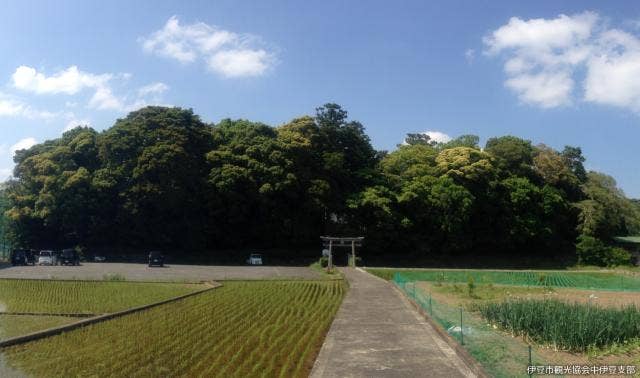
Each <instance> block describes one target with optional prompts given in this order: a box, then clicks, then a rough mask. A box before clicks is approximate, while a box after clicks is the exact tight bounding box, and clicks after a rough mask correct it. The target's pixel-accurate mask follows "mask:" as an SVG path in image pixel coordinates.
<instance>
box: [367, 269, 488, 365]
mask: <svg viewBox="0 0 640 378" xmlns="http://www.w3.org/2000/svg"><path fill="white" fill-rule="evenodd" d="M369 274H370V273H369ZM378 278H380V277H378ZM387 282H388V283H389V284H390V285H391V286H392V287H393V289H394V290H395V291H396V292H397V293H398V294H400V295H401V296H402V298H404V299H406V300H407V301H408V302H409V303H411V305H412V306H413V307H414V308H415V309H416V310H417V311H418V313H419V314H420V315H421V316H422V317H423V318H424V319H425V320H426V321H427V323H429V325H430V326H431V327H432V328H433V329H434V330H435V331H436V333H437V334H438V336H440V337H441V338H442V340H444V341H445V342H446V343H447V344H448V345H449V346H450V347H451V348H452V349H453V351H454V352H456V354H457V355H458V357H460V358H461V359H462V361H464V363H465V364H467V367H469V369H470V370H471V371H472V372H473V373H474V374H476V375H477V376H478V377H481V378H490V377H491V376H490V375H488V374H487V372H486V371H485V370H484V368H483V367H482V365H480V363H479V362H478V361H477V360H476V359H475V358H473V356H472V355H471V353H469V351H468V350H466V349H465V348H464V347H463V346H462V345H460V343H458V341H456V340H455V339H454V338H453V337H451V335H450V334H448V333H447V332H445V330H444V329H443V328H442V326H440V324H438V323H437V322H436V321H435V320H434V319H433V318H431V317H430V316H429V315H428V314H427V312H426V311H425V310H424V309H423V308H422V306H420V305H419V304H418V303H416V302H415V301H414V300H413V299H411V298H409V296H407V295H406V294H405V293H404V292H403V291H402V290H400V288H399V287H398V285H396V284H395V283H392V282H389V281H387Z"/></svg>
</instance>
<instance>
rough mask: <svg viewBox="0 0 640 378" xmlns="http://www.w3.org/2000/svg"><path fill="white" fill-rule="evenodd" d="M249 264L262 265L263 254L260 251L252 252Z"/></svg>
mask: <svg viewBox="0 0 640 378" xmlns="http://www.w3.org/2000/svg"><path fill="white" fill-rule="evenodd" d="M247 264H249V265H262V255H261V254H259V253H252V254H250V255H249V258H248V259H247Z"/></svg>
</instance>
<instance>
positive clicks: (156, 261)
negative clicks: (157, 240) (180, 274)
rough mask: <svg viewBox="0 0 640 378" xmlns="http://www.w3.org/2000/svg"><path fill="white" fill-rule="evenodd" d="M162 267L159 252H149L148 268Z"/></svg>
mask: <svg viewBox="0 0 640 378" xmlns="http://www.w3.org/2000/svg"><path fill="white" fill-rule="evenodd" d="M154 265H156V266H164V256H163V255H162V253H161V252H158V251H151V252H149V266H154Z"/></svg>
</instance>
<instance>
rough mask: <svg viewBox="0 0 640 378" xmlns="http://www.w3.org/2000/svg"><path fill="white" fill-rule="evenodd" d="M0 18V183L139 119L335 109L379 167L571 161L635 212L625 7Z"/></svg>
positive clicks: (635, 157)
mask: <svg viewBox="0 0 640 378" xmlns="http://www.w3.org/2000/svg"><path fill="white" fill-rule="evenodd" d="M104 3H107V2H104ZM1 4H2V7H1V9H2V12H0V51H1V52H2V59H0V176H1V177H0V178H6V177H7V176H8V175H9V174H10V171H11V169H12V167H13V163H12V155H13V151H15V150H16V149H20V148H26V147H29V146H30V145H32V144H34V143H37V142H42V141H44V140H46V139H50V138H55V137H57V136H59V135H61V133H62V132H63V131H64V130H65V129H67V128H70V127H73V126H75V125H77V124H88V125H91V126H93V127H94V128H96V129H98V130H102V129H104V128H107V127H109V126H111V125H113V123H114V121H115V120H116V119H117V118H119V117H122V116H124V115H126V114H127V112H129V111H131V110H133V109H137V108H139V107H141V106H145V105H149V104H161V105H177V106H183V107H190V108H193V109H194V111H195V112H196V113H198V114H200V115H201V116H202V117H203V119H204V120H206V121H210V122H217V121H219V120H220V119H222V118H226V117H231V118H246V119H250V120H258V121H263V122H267V123H270V124H272V125H278V124H281V123H284V122H286V121H288V120H290V119H292V118H293V117H296V116H299V115H303V114H313V112H314V108H315V107H316V106H318V105H321V104H323V103H326V102H337V103H339V104H341V105H343V107H345V108H346V109H347V110H348V111H349V113H350V115H351V116H352V117H353V118H354V119H358V120H360V121H361V122H363V123H364V124H365V126H366V127H367V131H368V133H369V134H370V136H371V138H372V141H373V143H374V145H375V146H376V147H377V148H379V149H393V148H394V147H395V146H396V145H397V144H398V143H400V142H402V140H403V136H404V135H405V134H406V133H409V132H430V135H432V136H433V137H434V138H436V139H438V140H446V139H447V138H449V137H454V136H457V135H460V134H469V133H471V134H477V135H479V136H480V137H481V139H482V142H484V141H485V140H486V139H487V138H489V137H492V136H499V135H505V134H513V135H517V136H521V137H524V138H527V139H530V140H532V141H533V142H534V143H542V142H544V143H546V144H548V145H550V146H552V147H555V148H558V149H561V148H562V147H563V146H564V145H566V144H570V145H577V146H580V147H582V148H583V151H584V153H585V155H586V156H587V158H588V161H587V167H588V168H590V169H594V170H599V171H603V172H606V173H609V174H611V175H613V176H614V177H615V178H616V179H617V181H618V183H619V184H620V186H621V187H622V188H623V189H624V190H625V192H626V193H627V194H628V195H630V196H633V197H640V172H639V170H638V163H639V162H640V154H639V150H640V148H639V147H640V4H639V3H637V2H634V1H627V2H622V1H616V2H602V1H600V2H589V1H580V2H577V1H558V0H554V1H535V2H519V1H505V2H503V3H501V2H499V1H490V2H488V1H487V2H484V1H467V2H456V1H446V2H445V1H442V2H436V1H428V2H427V1H415V2H411V1H403V2H389V1H367V2H366V3H365V2H355V1H298V2H294V1H278V2H264V1H254V2H248V1H246V2H240V1H219V0H218V1H215V2H214V1H189V2H178V1H175V2H171V1H153V2H151V1H148V2H142V1H137V2H131V1H120V2H119V1H110V2H108V4H100V3H98V2H87V1H77V2H76V1H58V2H50V1H49V2H44V1H43V2H31V1H20V2H18V1H17V0H16V1H2V3H1ZM365 4H366V6H365Z"/></svg>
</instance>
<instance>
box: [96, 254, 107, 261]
mask: <svg viewBox="0 0 640 378" xmlns="http://www.w3.org/2000/svg"><path fill="white" fill-rule="evenodd" d="M93 261H94V262H105V261H107V258H106V257H104V256H102V255H95V256H93Z"/></svg>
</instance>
